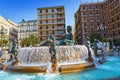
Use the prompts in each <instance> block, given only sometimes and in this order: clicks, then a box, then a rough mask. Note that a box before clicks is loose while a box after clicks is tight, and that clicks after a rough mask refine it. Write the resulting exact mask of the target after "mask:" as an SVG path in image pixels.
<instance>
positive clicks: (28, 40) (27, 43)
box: [21, 34, 40, 46]
mask: <svg viewBox="0 0 120 80" xmlns="http://www.w3.org/2000/svg"><path fill="white" fill-rule="evenodd" d="M39 42H40V40H39V38H38V37H37V36H34V35H33V34H32V35H29V37H28V38H25V39H23V40H22V41H21V46H30V45H32V46H35V45H36V44H38V43H39Z"/></svg>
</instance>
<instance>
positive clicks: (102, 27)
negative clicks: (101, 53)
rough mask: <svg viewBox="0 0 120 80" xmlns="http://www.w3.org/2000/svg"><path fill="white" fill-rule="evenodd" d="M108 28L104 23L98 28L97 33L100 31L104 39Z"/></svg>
mask: <svg viewBox="0 0 120 80" xmlns="http://www.w3.org/2000/svg"><path fill="white" fill-rule="evenodd" d="M106 28H107V27H106V26H105V25H104V23H103V24H101V25H100V26H99V27H98V28H97V31H99V32H101V34H102V37H105V34H104V33H105V31H106Z"/></svg>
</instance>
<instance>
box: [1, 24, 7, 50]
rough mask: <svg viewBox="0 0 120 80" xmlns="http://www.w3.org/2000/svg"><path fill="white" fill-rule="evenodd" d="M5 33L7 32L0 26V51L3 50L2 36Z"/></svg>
mask: <svg viewBox="0 0 120 80" xmlns="http://www.w3.org/2000/svg"><path fill="white" fill-rule="evenodd" d="M6 32H7V30H6V29H5V28H4V27H3V26H1V30H0V34H1V51H2V49H3V39H2V38H3V36H4V34H5V33H6Z"/></svg>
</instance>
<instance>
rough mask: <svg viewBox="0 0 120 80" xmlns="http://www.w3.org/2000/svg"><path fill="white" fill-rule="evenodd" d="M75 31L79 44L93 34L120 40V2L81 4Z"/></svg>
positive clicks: (106, 0) (109, 0)
mask: <svg viewBox="0 0 120 80" xmlns="http://www.w3.org/2000/svg"><path fill="white" fill-rule="evenodd" d="M75 29H76V32H75V41H76V42H77V43H78V44H82V43H83V42H84V40H85V39H86V37H87V36H90V35H91V33H92V32H96V33H97V34H99V35H100V36H101V37H103V38H104V37H107V38H112V39H118V38H120V0H105V1H104V2H99V3H87V4H81V5H80V7H79V9H78V10H77V12H76V13H75Z"/></svg>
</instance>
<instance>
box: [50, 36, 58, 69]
mask: <svg viewBox="0 0 120 80" xmlns="http://www.w3.org/2000/svg"><path fill="white" fill-rule="evenodd" d="M49 41H50V42H51V44H50V48H49V53H50V55H51V63H52V69H53V71H56V68H57V59H56V46H57V45H58V42H57V41H56V40H55V36H54V35H51V36H50V39H49Z"/></svg>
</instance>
